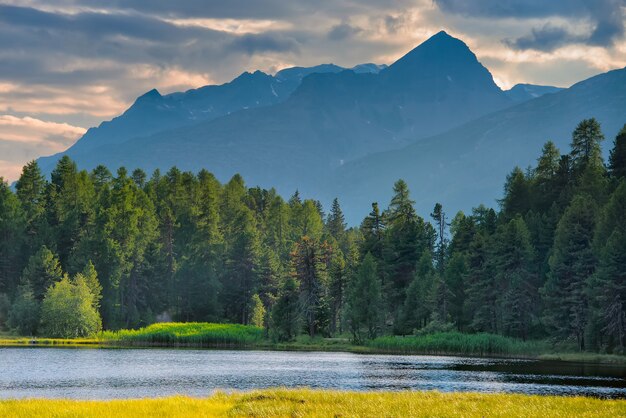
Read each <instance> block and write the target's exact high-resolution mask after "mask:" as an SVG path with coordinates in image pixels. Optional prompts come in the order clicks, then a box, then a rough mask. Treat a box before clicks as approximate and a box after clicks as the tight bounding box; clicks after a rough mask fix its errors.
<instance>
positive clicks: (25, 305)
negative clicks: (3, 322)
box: [7, 283, 40, 335]
mask: <svg viewBox="0 0 626 418" xmlns="http://www.w3.org/2000/svg"><path fill="white" fill-rule="evenodd" d="M39 311H40V303H39V301H37V299H36V298H35V295H34V293H33V289H32V286H31V285H30V283H24V284H21V285H20V286H19V287H18V289H17V296H16V297H15V300H14V301H13V305H11V309H10V310H9V318H8V322H7V325H8V326H9V328H11V329H14V330H16V331H17V332H18V333H19V334H20V335H35V334H36V333H37V326H38V325H39Z"/></svg>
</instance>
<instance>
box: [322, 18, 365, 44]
mask: <svg viewBox="0 0 626 418" xmlns="http://www.w3.org/2000/svg"><path fill="white" fill-rule="evenodd" d="M362 31H363V29H361V28H359V27H356V26H352V25H350V24H348V23H346V22H343V23H340V24H338V25H335V26H333V27H332V28H331V29H330V31H329V32H328V39H330V40H333V41H343V40H344V39H346V38H350V37H353V36H354V35H356V34H358V33H359V32H362Z"/></svg>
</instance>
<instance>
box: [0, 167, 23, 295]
mask: <svg viewBox="0 0 626 418" xmlns="http://www.w3.org/2000/svg"><path fill="white" fill-rule="evenodd" d="M24 228H25V219H24V212H23V211H22V208H21V207H20V202H19V200H18V199H17V197H16V196H15V195H14V194H13V193H12V192H11V190H10V189H9V186H8V184H6V183H5V182H4V180H3V179H2V177H0V294H5V295H7V294H10V295H12V294H13V293H14V292H15V289H16V287H17V284H18V282H19V273H20V272H19V269H20V267H21V265H22V263H21V254H20V249H21V247H22V242H23V238H24V237H23V235H22V232H23V231H24Z"/></svg>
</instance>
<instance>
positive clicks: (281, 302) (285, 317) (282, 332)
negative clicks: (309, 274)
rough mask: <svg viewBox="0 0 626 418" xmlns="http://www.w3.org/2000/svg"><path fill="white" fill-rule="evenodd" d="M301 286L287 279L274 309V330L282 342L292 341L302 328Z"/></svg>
mask: <svg viewBox="0 0 626 418" xmlns="http://www.w3.org/2000/svg"><path fill="white" fill-rule="evenodd" d="M298 287H299V285H298V282H297V281H296V280H295V279H294V278H291V277H290V278H287V280H285V283H284V284H283V286H282V288H281V290H280V293H279V297H278V300H277V301H276V304H275V305H274V307H273V309H272V329H273V332H274V333H275V335H276V338H277V339H278V340H280V341H291V340H293V339H294V338H295V336H296V334H297V333H298V328H299V327H300V302H299V299H300V297H299V289H298Z"/></svg>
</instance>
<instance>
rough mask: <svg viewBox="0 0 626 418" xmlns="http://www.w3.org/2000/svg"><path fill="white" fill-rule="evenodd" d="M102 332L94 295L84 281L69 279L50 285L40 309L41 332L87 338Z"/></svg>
mask: <svg viewBox="0 0 626 418" xmlns="http://www.w3.org/2000/svg"><path fill="white" fill-rule="evenodd" d="M101 329H102V321H101V319H100V315H99V314H98V312H97V311H96V309H95V308H94V295H93V294H92V293H91V291H90V290H89V287H88V286H87V284H86V283H85V281H84V280H83V279H82V277H81V276H77V278H76V280H75V281H74V282H72V281H70V280H69V278H68V277H67V276H66V277H64V278H63V279H62V280H61V281H60V282H57V283H55V284H54V285H52V286H50V287H49V288H48V290H47V291H46V296H45V298H44V300H43V303H42V307H41V333H42V334H44V335H46V336H48V337H53V338H77V337H88V336H92V335H94V334H96V333H97V332H98V331H100V330H101Z"/></svg>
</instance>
